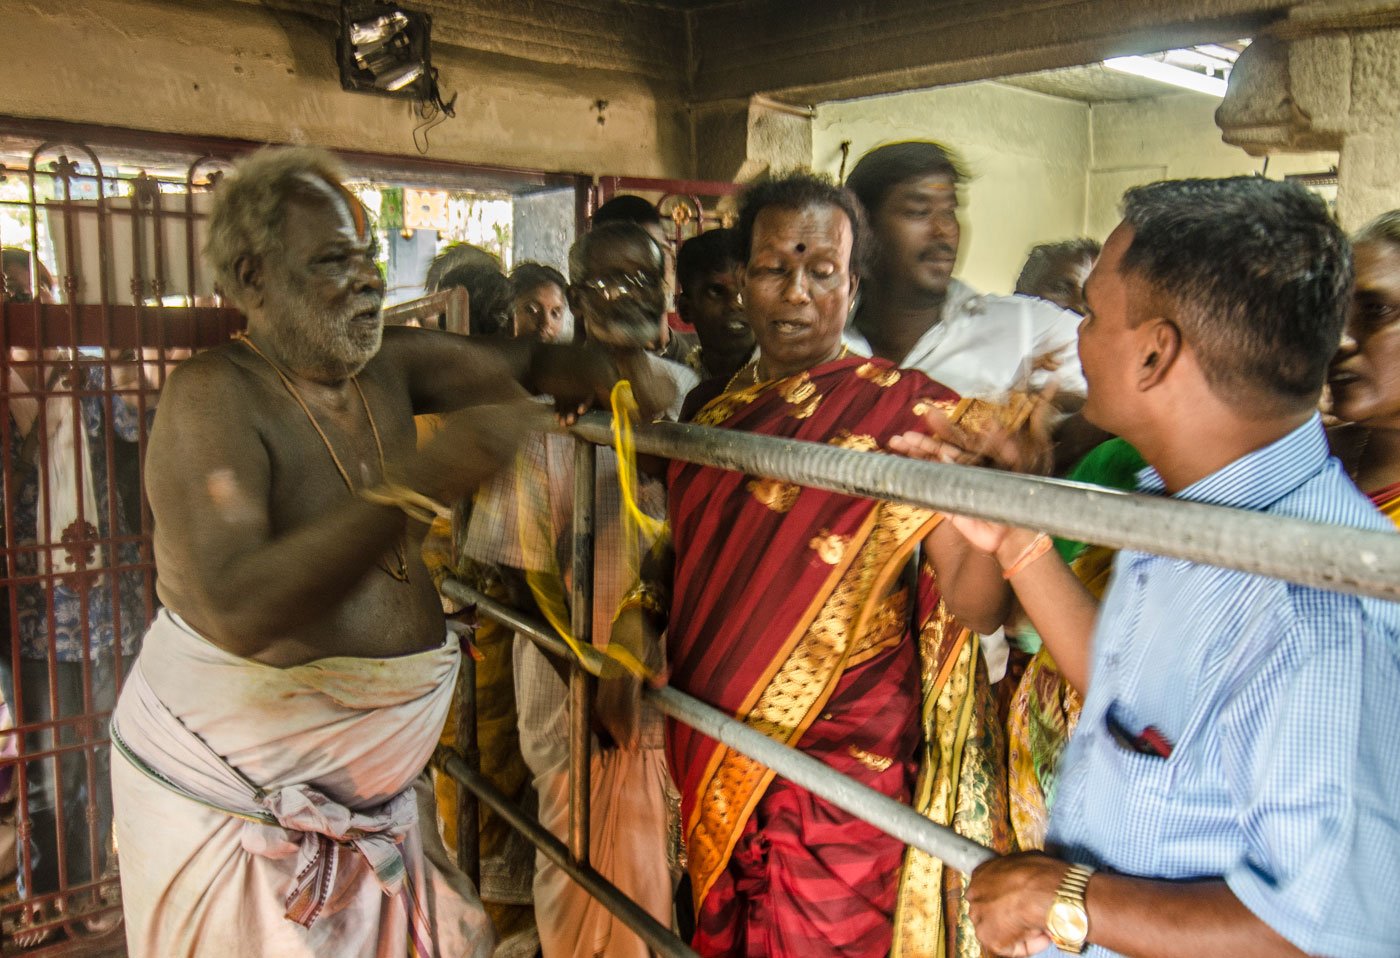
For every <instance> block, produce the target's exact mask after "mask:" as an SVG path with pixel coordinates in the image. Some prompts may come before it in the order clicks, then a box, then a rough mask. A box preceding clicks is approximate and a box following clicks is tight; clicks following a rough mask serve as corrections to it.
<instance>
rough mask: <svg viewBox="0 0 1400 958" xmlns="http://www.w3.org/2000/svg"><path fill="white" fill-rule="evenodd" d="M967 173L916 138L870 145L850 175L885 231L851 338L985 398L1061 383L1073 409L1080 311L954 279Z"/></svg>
mask: <svg viewBox="0 0 1400 958" xmlns="http://www.w3.org/2000/svg"><path fill="white" fill-rule="evenodd" d="M964 178H965V175H964V173H963V172H962V170H961V169H960V168H959V166H958V163H957V161H956V160H955V159H954V158H953V156H952V155H951V154H950V153H949V151H948V150H946V149H945V148H944V147H941V146H939V145H938V144H936V143H930V142H925V141H917V140H911V141H908V142H904V143H892V144H889V145H887V146H881V147H877V148H876V149H874V150H871V151H870V152H869V153H867V154H866V155H865V156H864V157H862V158H861V160H860V162H859V163H857V164H856V166H855V169H853V170H852V171H851V174H850V176H848V177H847V178H846V186H847V187H848V188H849V189H850V190H851V191H852V192H853V193H855V194H856V196H857V197H858V198H859V199H860V201H861V204H862V205H863V206H864V207H865V210H866V212H867V213H868V215H869V216H870V222H871V226H872V227H873V230H874V234H875V239H876V243H875V248H876V249H875V262H874V263H871V264H868V265H869V267H870V268H869V270H868V272H867V276H868V277H869V278H868V279H867V281H866V282H865V283H864V284H863V285H862V287H861V302H860V306H859V308H858V310H857V312H856V314H855V321H854V323H853V324H852V326H851V328H850V329H849V330H848V331H847V340H848V345H849V346H850V347H851V349H852V350H854V351H856V352H861V353H865V354H868V355H875V356H881V357H883V358H885V359H889V360H890V361H892V362H894V363H896V364H898V365H900V366H904V367H907V368H909V369H917V370H920V371H921V372H924V373H926V374H928V375H929V376H931V377H933V378H934V379H936V380H938V381H939V382H941V383H943V384H944V385H945V386H948V387H949V388H951V389H954V390H956V391H957V392H959V393H961V394H962V395H964V396H971V397H975V398H978V399H986V400H991V401H997V400H1001V399H1004V398H1006V396H1007V394H1009V393H1011V392H1013V391H1025V390H1027V389H1029V390H1036V391H1038V390H1041V389H1044V388H1046V387H1048V386H1051V385H1052V384H1053V386H1054V388H1055V392H1056V395H1057V396H1058V397H1060V398H1059V399H1058V400H1057V402H1056V404H1057V405H1059V406H1061V408H1072V407H1073V406H1075V405H1077V402H1075V401H1074V400H1073V398H1072V397H1082V396H1083V395H1084V376H1083V374H1082V373H1081V372H1080V369H1079V357H1078V354H1077V352H1076V344H1077V341H1078V335H1077V333H1078V327H1079V317H1078V316H1076V315H1074V314H1073V313H1070V312H1067V311H1065V310H1062V309H1059V308H1057V307H1055V306H1052V305H1051V304H1049V303H1046V302H1042V301H1039V300H1034V299H1030V298H1027V297H1022V296H995V295H991V294H984V293H979V292H977V291H976V290H974V289H973V288H972V287H970V286H968V285H967V284H966V283H962V282H960V281H958V280H956V279H953V265H954V263H955V261H956V260H957V255H958V243H959V240H960V238H961V236H960V232H961V231H960V227H959V224H958V194H957V190H958V185H959V184H960V183H961V182H962V181H963V179H964ZM1066 400H1069V402H1068V403H1066Z"/></svg>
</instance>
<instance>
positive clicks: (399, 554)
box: [233, 332, 408, 582]
mask: <svg viewBox="0 0 1400 958" xmlns="http://www.w3.org/2000/svg"><path fill="white" fill-rule="evenodd" d="M233 338H234V339H235V340H236V341H238V342H240V343H242V344H243V345H245V346H247V347H248V348H249V349H251V350H252V351H253V352H254V353H255V354H256V355H257V357H258V358H259V359H261V360H262V361H263V362H265V363H267V364H268V365H269V366H271V367H272V371H273V372H274V373H276V374H277V378H278V379H280V380H282V385H283V386H284V387H286V390H287V392H289V393H291V396H292V398H293V399H295V400H296V403H297V405H298V406H300V407H301V411H302V412H304V413H306V418H307V419H308V420H309V421H310V422H311V428H312V429H315V430H316V435H318V436H320V437H321V442H322V443H324V444H325V446H326V452H328V453H330V454H331V462H333V463H335V470H336V472H338V473H340V478H341V479H342V480H343V481H344V482H345V488H346V489H349V490H350V494H351V495H354V494H355V484H354V483H353V482H351V480H350V473H349V472H348V471H347V470H346V468H345V466H344V464H342V463H341V461H340V457H339V456H338V455H336V453H335V447H334V446H332V445H331V439H330V437H329V436H327V435H326V431H325V430H324V429H322V428H321V424H320V423H319V422H317V421H316V416H315V415H314V414H313V413H312V412H311V407H310V406H308V405H307V404H306V400H305V399H303V398H302V396H301V393H299V392H298V391H297V387H296V384H295V383H293V382H292V379H291V377H290V376H288V375H287V374H286V373H284V372H283V371H282V367H280V366H278V365H277V364H276V363H274V362H273V361H272V359H271V358H270V357H268V355H267V354H266V353H264V352H263V351H262V350H261V349H259V348H258V345H257V343H255V342H253V341H252V340H251V339H249V338H248V334H247V333H243V332H239V333H234V336H233ZM350 382H351V383H352V384H353V385H354V386H355V393H356V394H357V395H358V396H359V397H360V405H361V406H363V407H364V410H365V418H366V419H368V420H369V431H370V433H371V434H373V436H374V451H375V452H376V453H377V454H378V455H379V475H380V477H381V478H383V476H384V474H385V469H384V443H383V442H381V441H380V438H379V426H378V424H376V423H375V421H374V413H373V412H371V411H370V408H369V401H368V400H366V399H365V391H364V390H363V389H361V388H360V381H359V379H358V378H357V377H355V376H351V377H350ZM394 563H395V564H394V566H393V567H391V566H389V565H386V564H385V563H384V562H382V561H381V562H380V563H378V565H379V568H380V569H381V570H382V571H383V572H384V574H385V575H387V576H389V577H390V578H392V579H395V580H397V581H399V582H407V581H408V552H407V550H406V549H405V548H404V543H403V537H402V536H400V537H399V540H398V542H397V543H395V545H394Z"/></svg>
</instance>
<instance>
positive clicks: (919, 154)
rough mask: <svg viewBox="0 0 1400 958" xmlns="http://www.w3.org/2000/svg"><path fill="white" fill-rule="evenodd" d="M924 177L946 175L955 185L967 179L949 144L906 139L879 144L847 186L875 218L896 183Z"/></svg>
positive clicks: (848, 181) (858, 164)
mask: <svg viewBox="0 0 1400 958" xmlns="http://www.w3.org/2000/svg"><path fill="white" fill-rule="evenodd" d="M925 176H946V177H948V178H949V179H950V180H952V181H953V185H954V186H957V185H958V184H959V183H961V182H963V181H964V180H966V179H967V174H966V173H965V172H964V171H963V166H962V162H961V161H960V160H959V159H958V156H957V154H956V153H954V152H953V151H952V150H951V149H949V148H948V147H946V146H943V145H942V144H940V143H934V142H932V141H931V140H905V141H904V142H903V143H889V144H886V145H885V146H877V147H875V149H873V150H871V151H870V152H869V153H867V154H865V155H864V156H862V157H861V158H860V161H859V162H858V163H856V165H855V168H854V169H853V170H851V172H850V174H849V175H848V176H847V177H846V189H848V190H850V191H851V192H852V193H854V194H855V195H856V197H857V198H858V199H859V200H860V203H861V205H862V206H864V207H865V212H866V213H867V214H868V215H870V216H872V217H873V216H875V214H877V213H878V212H879V211H880V204H881V203H883V202H884V201H885V197H886V196H888V195H889V193H890V191H891V190H893V189H894V188H895V187H896V186H898V185H899V184H901V183H905V182H908V181H909V180H914V179H919V178H921V177H925Z"/></svg>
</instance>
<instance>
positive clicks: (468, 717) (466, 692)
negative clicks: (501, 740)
mask: <svg viewBox="0 0 1400 958" xmlns="http://www.w3.org/2000/svg"><path fill="white" fill-rule="evenodd" d="M462 642H463V645H466V646H467V647H466V648H464V649H463V650H462V668H461V671H459V672H458V673H457V752H458V754H459V755H461V756H462V761H463V762H465V763H466V766H467V768H469V769H471V770H472V771H473V772H480V771H481V748H480V747H479V746H478V744H477V740H476V658H475V657H474V656H473V655H472V649H471V647H470V642H471V640H470V638H469V637H468V636H463V637H462ZM456 785H457V867H458V868H460V869H461V870H462V871H464V872H466V874H467V877H468V878H470V879H471V880H472V885H473V886H474V887H475V888H477V889H480V888H481V816H480V812H479V809H478V804H477V797H476V792H473V791H472V790H471V789H469V788H467V787H466V786H465V785H463V784H461V783H460V782H457V783H456Z"/></svg>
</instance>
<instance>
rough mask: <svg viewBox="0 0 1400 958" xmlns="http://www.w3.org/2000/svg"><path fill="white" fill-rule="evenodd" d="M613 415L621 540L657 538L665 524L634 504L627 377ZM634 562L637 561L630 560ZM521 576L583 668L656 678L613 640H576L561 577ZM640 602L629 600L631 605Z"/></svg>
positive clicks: (520, 489) (520, 486) (634, 411)
mask: <svg viewBox="0 0 1400 958" xmlns="http://www.w3.org/2000/svg"><path fill="white" fill-rule="evenodd" d="M611 401H612V413H613V424H612V432H613V448H614V449H615V450H616V452H617V481H618V487H619V489H620V490H621V493H622V510H621V513H622V515H621V520H622V539H623V542H627V543H635V542H636V536H637V532H638V531H640V532H641V533H642V534H643V535H645V536H646V537H647V538H648V539H652V540H654V539H656V538H658V537H659V536H660V535H661V534H662V533H664V532H665V530H666V526H665V523H663V522H660V521H659V520H657V519H653V518H652V517H651V516H649V515H647V514H646V513H645V512H643V511H642V509H641V507H640V506H639V505H638V504H637V497H636V488H637V452H636V444H635V440H634V439H633V434H632V421H633V418H634V417H638V416H640V410H639V408H638V406H637V400H636V398H635V397H634V396H633V394H632V384H631V383H629V382H628V381H627V380H625V379H623V380H619V381H618V382H617V384H616V385H615V386H613V390H612V395H611ZM520 480H521V477H520V476H519V475H517V477H516V494H517V497H518V499H520V501H521V502H522V508H521V509H520V515H521V518H522V520H523V519H524V517H525V516H526V515H528V514H530V511H529V510H528V509H527V508H524V507H523V493H524V483H523V482H521V481H520ZM524 531H525V530H524V523H523V522H522V523H521V529H520V533H521V535H522V536H523V535H524ZM634 565H635V563H634ZM525 580H526V582H528V583H529V586H530V592H531V593H532V594H533V595H534V596H535V603H536V604H537V605H538V606H539V608H540V611H541V612H542V613H544V617H545V618H546V619H547V620H548V621H549V624H550V625H551V626H553V627H554V631H555V632H557V633H558V634H559V637H560V638H561V639H563V640H564V643H565V644H566V645H568V647H569V649H570V651H572V652H573V653H574V656H575V658H577V660H578V661H579V662H580V663H581V664H582V665H583V668H584V669H585V671H587V672H589V673H591V674H593V675H601V674H602V673H603V672H604V671H605V670H607V668H608V665H609V664H611V663H616V664H617V665H619V666H620V667H622V668H623V669H625V670H626V671H628V672H630V673H631V674H633V675H635V676H637V677H638V678H640V679H647V680H650V679H654V678H656V677H657V673H656V672H655V671H654V670H652V669H650V668H648V667H647V666H646V665H645V664H644V663H643V662H641V661H640V660H639V659H638V658H637V657H636V656H635V655H634V654H633V653H632V651H631V650H630V649H627V648H625V647H623V646H622V645H620V644H619V643H617V642H609V643H608V645H607V647H606V648H603V649H598V650H594V649H591V648H590V649H588V650H586V651H585V649H584V647H583V646H582V645H581V644H580V643H579V641H578V639H576V638H575V637H574V634H573V629H572V628H571V626H570V624H569V615H568V609H567V606H566V604H565V601H564V588H563V581H562V579H561V578H560V577H559V576H558V575H555V574H552V573H548V572H526V574H525ZM637 604H638V603H635V602H634V603H633V607H635V606H636V605H637ZM627 611H629V607H628V604H627V600H626V599H624V600H623V605H622V607H621V608H619V609H618V611H617V615H616V616H614V618H613V621H614V623H615V622H616V621H617V618H618V617H620V616H621V615H622V614H623V613H624V612H627ZM595 651H596V653H597V654H598V655H600V656H601V657H602V660H603V661H602V668H594V667H592V666H591V665H590V658H591V655H590V654H591V653H594V652H595Z"/></svg>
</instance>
